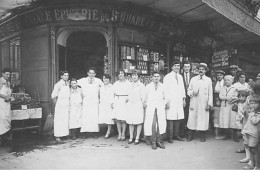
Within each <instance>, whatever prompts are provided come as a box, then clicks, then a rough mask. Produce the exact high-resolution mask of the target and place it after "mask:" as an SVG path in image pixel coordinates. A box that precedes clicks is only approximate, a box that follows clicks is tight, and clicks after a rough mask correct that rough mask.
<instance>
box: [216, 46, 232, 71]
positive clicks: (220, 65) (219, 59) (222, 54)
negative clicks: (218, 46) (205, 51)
mask: <svg viewBox="0 0 260 173" xmlns="http://www.w3.org/2000/svg"><path fill="white" fill-rule="evenodd" d="M228 59H229V53H228V50H221V51H217V52H214V54H213V56H212V67H213V69H215V70H216V69H224V68H227V67H228Z"/></svg>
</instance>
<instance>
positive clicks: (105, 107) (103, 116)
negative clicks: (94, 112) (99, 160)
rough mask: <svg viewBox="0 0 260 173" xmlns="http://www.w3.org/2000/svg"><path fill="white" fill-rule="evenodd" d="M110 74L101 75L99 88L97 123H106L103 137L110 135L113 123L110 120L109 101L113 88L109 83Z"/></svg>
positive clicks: (111, 100)
mask: <svg viewBox="0 0 260 173" xmlns="http://www.w3.org/2000/svg"><path fill="white" fill-rule="evenodd" d="M110 80H111V76H110V75H109V74H104V75H103V82H104V86H102V87H101V88H100V103H99V117H98V121H99V122H98V123H99V124H107V132H106V135H105V139H107V138H109V137H110V133H111V128H112V125H113V124H114V121H113V120H112V110H113V109H112V108H111V103H112V102H113V90H112V86H113V85H112V84H111V83H110Z"/></svg>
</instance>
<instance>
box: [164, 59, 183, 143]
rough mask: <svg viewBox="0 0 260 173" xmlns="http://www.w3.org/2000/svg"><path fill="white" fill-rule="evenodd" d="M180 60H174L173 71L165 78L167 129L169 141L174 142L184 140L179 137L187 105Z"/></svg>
mask: <svg viewBox="0 0 260 173" xmlns="http://www.w3.org/2000/svg"><path fill="white" fill-rule="evenodd" d="M180 65H181V63H180V61H173V63H172V66H171V67H172V71H171V72H170V73H169V74H167V75H166V76H165V77H164V79H163V85H164V88H165V96H166V97H167V100H168V104H169V105H167V107H169V108H168V109H166V119H167V129H168V142H169V143H173V139H176V140H179V141H183V139H182V138H181V137H179V129H180V123H181V120H183V119H184V110H183V107H184V106H185V104H186V103H185V98H186V95H185V89H184V84H183V78H182V75H180V74H179V71H180Z"/></svg>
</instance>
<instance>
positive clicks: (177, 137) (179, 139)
mask: <svg viewBox="0 0 260 173" xmlns="http://www.w3.org/2000/svg"><path fill="white" fill-rule="evenodd" d="M174 139H176V140H178V141H184V140H185V139H184V138H181V137H180V136H175V137H174Z"/></svg>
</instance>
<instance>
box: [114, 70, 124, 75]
mask: <svg viewBox="0 0 260 173" xmlns="http://www.w3.org/2000/svg"><path fill="white" fill-rule="evenodd" d="M120 72H123V73H124V76H125V71H124V70H123V69H118V70H117V72H116V76H118V75H119V74H120Z"/></svg>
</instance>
